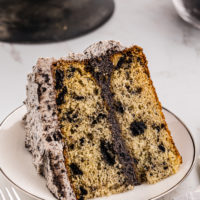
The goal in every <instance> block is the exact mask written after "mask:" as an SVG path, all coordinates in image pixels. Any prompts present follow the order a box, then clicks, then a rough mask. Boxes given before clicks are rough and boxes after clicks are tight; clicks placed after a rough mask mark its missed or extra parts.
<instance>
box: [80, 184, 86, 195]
mask: <svg viewBox="0 0 200 200" xmlns="http://www.w3.org/2000/svg"><path fill="white" fill-rule="evenodd" d="M80 191H81V195H87V194H88V191H87V190H86V189H85V188H84V187H83V186H80Z"/></svg>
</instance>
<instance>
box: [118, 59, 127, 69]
mask: <svg viewBox="0 0 200 200" xmlns="http://www.w3.org/2000/svg"><path fill="white" fill-rule="evenodd" d="M125 61H126V57H124V56H122V57H120V59H119V61H118V63H117V67H116V69H119V68H120V67H121V66H122V64H124V62H125Z"/></svg>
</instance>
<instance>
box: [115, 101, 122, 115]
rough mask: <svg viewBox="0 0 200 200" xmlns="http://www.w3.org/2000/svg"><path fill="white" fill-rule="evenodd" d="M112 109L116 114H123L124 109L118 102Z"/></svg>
mask: <svg viewBox="0 0 200 200" xmlns="http://www.w3.org/2000/svg"><path fill="white" fill-rule="evenodd" d="M114 107H115V110H116V111H117V112H119V113H122V114H123V113H124V108H123V106H122V103H121V102H120V101H117V102H115V104H114Z"/></svg>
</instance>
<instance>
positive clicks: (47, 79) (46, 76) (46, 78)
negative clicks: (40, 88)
mask: <svg viewBox="0 0 200 200" xmlns="http://www.w3.org/2000/svg"><path fill="white" fill-rule="evenodd" d="M42 77H44V81H45V83H48V82H49V81H50V79H49V75H48V74H42Z"/></svg>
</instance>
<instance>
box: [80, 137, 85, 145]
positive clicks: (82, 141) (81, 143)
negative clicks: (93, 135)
mask: <svg viewBox="0 0 200 200" xmlns="http://www.w3.org/2000/svg"><path fill="white" fill-rule="evenodd" d="M84 142H85V138H84V137H82V138H81V139H80V145H81V146H83V144H84Z"/></svg>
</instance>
